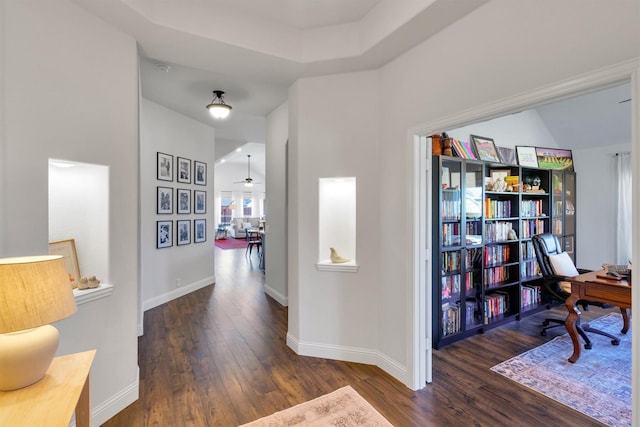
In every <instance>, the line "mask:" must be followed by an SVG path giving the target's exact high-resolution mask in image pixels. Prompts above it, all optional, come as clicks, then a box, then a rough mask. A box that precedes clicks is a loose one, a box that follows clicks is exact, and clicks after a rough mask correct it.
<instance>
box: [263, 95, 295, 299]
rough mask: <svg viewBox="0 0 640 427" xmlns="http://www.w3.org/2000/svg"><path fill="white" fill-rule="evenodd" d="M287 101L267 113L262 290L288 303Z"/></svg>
mask: <svg viewBox="0 0 640 427" xmlns="http://www.w3.org/2000/svg"><path fill="white" fill-rule="evenodd" d="M288 139H289V104H288V103H286V102H285V103H284V104H282V105H280V106H279V107H278V108H276V109H275V110H274V111H272V112H271V113H270V114H269V116H268V117H267V144H266V153H265V154H266V156H265V159H266V164H265V168H266V174H267V177H266V186H267V202H266V204H267V206H266V210H267V215H266V219H267V227H266V236H265V239H266V244H265V248H266V250H265V264H266V268H265V279H264V282H265V284H264V288H265V292H266V293H267V294H268V295H270V296H271V297H272V298H273V299H275V300H276V301H278V302H279V303H280V304H282V305H284V306H287V305H288V304H289V289H288V286H287V182H286V179H287V141H288Z"/></svg>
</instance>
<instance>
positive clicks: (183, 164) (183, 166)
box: [177, 157, 191, 184]
mask: <svg viewBox="0 0 640 427" xmlns="http://www.w3.org/2000/svg"><path fill="white" fill-rule="evenodd" d="M177 171H178V182H184V183H185V184H191V160H189V159H185V158H184V157H178V167H177Z"/></svg>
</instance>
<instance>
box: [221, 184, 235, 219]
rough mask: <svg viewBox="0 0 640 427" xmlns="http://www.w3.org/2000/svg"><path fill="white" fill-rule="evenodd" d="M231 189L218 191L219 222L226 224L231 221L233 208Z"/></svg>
mask: <svg viewBox="0 0 640 427" xmlns="http://www.w3.org/2000/svg"><path fill="white" fill-rule="evenodd" d="M231 197H232V196H231V191H223V192H221V193H220V222H221V223H223V224H228V223H230V222H231V211H232V210H233V200H232V199H231Z"/></svg>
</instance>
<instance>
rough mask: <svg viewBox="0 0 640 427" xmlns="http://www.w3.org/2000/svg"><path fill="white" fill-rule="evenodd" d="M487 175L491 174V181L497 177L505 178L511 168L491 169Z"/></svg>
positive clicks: (497, 178) (494, 180)
mask: <svg viewBox="0 0 640 427" xmlns="http://www.w3.org/2000/svg"><path fill="white" fill-rule="evenodd" d="M489 175H491V180H492V181H493V182H496V181H497V180H499V179H505V178H506V177H508V176H509V175H511V170H510V169H491V171H490V172H489Z"/></svg>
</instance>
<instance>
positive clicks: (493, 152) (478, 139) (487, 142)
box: [470, 135, 500, 163]
mask: <svg viewBox="0 0 640 427" xmlns="http://www.w3.org/2000/svg"><path fill="white" fill-rule="evenodd" d="M470 137H471V142H472V143H473V147H474V149H475V150H476V154H477V155H478V158H479V159H480V160H484V161H487V162H495V163H500V157H499V156H498V150H497V149H496V144H495V142H494V141H493V139H492V138H487V137H485V136H478V135H470Z"/></svg>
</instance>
